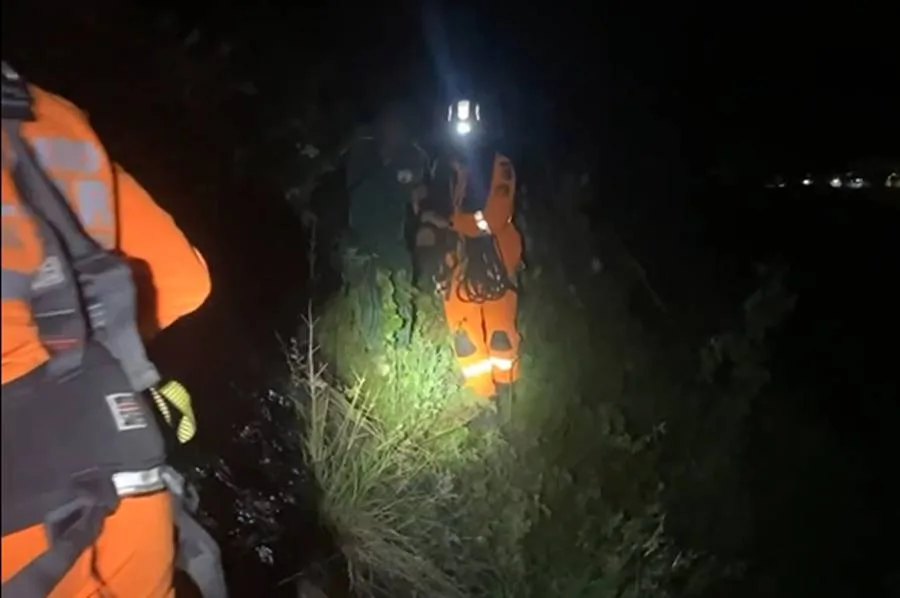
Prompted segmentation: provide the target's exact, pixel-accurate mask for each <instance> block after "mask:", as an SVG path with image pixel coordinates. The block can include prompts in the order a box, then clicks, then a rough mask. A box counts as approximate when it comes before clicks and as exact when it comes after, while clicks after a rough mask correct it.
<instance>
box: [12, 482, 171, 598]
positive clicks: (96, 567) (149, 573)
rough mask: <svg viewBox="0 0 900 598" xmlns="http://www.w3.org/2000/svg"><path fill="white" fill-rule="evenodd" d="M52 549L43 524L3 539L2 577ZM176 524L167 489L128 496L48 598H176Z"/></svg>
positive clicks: (13, 572)
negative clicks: (90, 546) (174, 583)
mask: <svg viewBox="0 0 900 598" xmlns="http://www.w3.org/2000/svg"><path fill="white" fill-rule="evenodd" d="M46 549H47V539H46V536H45V533H44V528H43V526H37V525H36V526H32V527H30V528H27V529H24V530H22V531H19V532H15V533H13V534H10V535H8V536H5V537H4V538H3V541H2V548H0V550H2V563H3V570H2V577H3V581H4V582H5V581H6V580H7V579H9V578H10V577H12V576H13V575H15V574H16V573H18V571H19V570H20V569H22V568H23V567H24V566H25V565H27V564H28V563H29V562H31V561H32V560H33V559H34V558H35V557H37V556H39V555H40V554H41V553H43V552H44V551H45V550H46ZM174 568H175V524H174V519H173V513H172V498H171V496H170V495H169V493H168V492H166V491H163V492H157V493H154V494H148V495H146V496H137V497H132V498H126V499H124V500H122V502H121V504H119V508H118V509H117V510H116V512H115V513H113V514H112V515H111V516H109V517H107V518H106V521H105V522H104V524H103V533H102V534H101V535H100V538H99V539H98V540H97V542H96V543H95V544H94V546H93V548H92V549H90V550H86V551H85V552H84V554H82V555H81V557H80V558H79V559H78V561H77V562H76V563H75V566H74V567H73V568H72V569H71V571H70V572H69V573H68V575H66V576H65V577H64V578H63V580H62V581H61V582H60V583H59V584H58V585H57V586H56V588H55V589H54V590H53V592H52V593H51V594H50V596H49V597H48V598H89V597H91V598H93V597H97V598H99V597H103V598H106V597H109V598H173V597H174V596H175V591H174V590H173V587H172V583H173V576H174Z"/></svg>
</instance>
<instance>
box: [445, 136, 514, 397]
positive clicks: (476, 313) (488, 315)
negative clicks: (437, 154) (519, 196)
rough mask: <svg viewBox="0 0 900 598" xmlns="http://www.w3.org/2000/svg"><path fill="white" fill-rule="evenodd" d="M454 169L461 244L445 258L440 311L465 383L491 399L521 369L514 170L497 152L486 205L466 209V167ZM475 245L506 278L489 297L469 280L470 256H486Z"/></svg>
mask: <svg viewBox="0 0 900 598" xmlns="http://www.w3.org/2000/svg"><path fill="white" fill-rule="evenodd" d="M452 167H453V170H454V174H455V176H454V177H453V181H452V182H451V189H450V195H451V198H452V200H453V214H452V217H451V219H450V228H451V229H452V230H453V231H455V232H456V233H457V234H458V235H459V242H458V243H457V248H456V251H455V252H454V254H452V255H450V256H448V265H450V266H451V268H452V275H451V278H450V282H449V288H448V289H447V292H446V293H445V300H444V311H445V313H446V317H447V324H448V325H449V327H450V330H451V333H452V334H453V337H454V351H455V353H456V358H457V360H458V362H459V365H460V369H461V371H462V374H463V377H464V379H465V384H466V386H467V387H468V388H471V389H472V390H473V391H475V392H476V393H477V394H479V395H481V396H483V397H485V398H491V397H493V396H494V395H495V394H496V391H497V384H510V383H512V382H515V381H516V379H517V378H518V369H519V368H518V360H519V341H520V339H519V331H518V328H517V327H516V315H517V309H518V293H517V291H516V289H515V286H514V285H513V284H512V281H514V280H515V277H516V275H517V273H518V270H519V268H520V266H521V263H522V237H521V235H520V234H519V231H518V230H516V227H515V225H514V224H513V221H512V219H513V210H514V200H515V189H516V176H515V170H514V169H513V165H512V162H511V161H510V159H509V158H507V157H506V156H504V155H502V154H500V153H495V154H494V160H493V172H492V174H491V176H490V187H489V189H487V194H488V197H487V199H486V201H485V203H484V209H483V210H476V211H466V210H464V208H463V206H464V203H465V202H464V200H463V198H464V197H466V194H467V192H471V190H470V189H468V185H469V184H471V180H470V171H469V168H468V167H467V166H466V165H465V164H464V163H462V162H460V161H455V162H453V163H452ZM475 244H478V245H479V246H480V247H487V248H489V250H488V253H490V255H491V256H494V258H495V259H497V260H498V262H499V263H498V266H499V267H500V269H502V271H503V272H502V274H504V275H505V276H506V277H507V281H508V282H509V284H507V285H505V289H504V290H502V291H501V292H499V293H495V294H493V295H492V296H490V297H487V298H485V297H477V296H472V289H473V285H472V284H470V283H471V282H472V281H468V280H467V276H469V275H470V274H471V271H472V265H471V264H470V260H472V259H481V258H483V257H485V256H477V255H476V256H473V255H472V252H471V251H470V250H469V248H470V247H471V246H474V245H475ZM490 248H492V250H490ZM476 286H477V285H476Z"/></svg>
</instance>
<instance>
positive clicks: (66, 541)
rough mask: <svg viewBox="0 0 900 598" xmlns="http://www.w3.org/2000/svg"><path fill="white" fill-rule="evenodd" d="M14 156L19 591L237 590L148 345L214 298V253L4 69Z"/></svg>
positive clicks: (11, 552)
mask: <svg viewBox="0 0 900 598" xmlns="http://www.w3.org/2000/svg"><path fill="white" fill-rule="evenodd" d="M2 157H3V172H2V202H3V213H2V216H3V237H2V247H3V270H2V272H3V279H2V282H3V331H2V336H3V338H2V383H3V396H2V437H0V438H2V443H3V450H2V466H3V487H2V492H3V500H2V511H3V539H2V582H3V586H2V592H3V596H10V597H11V598H44V597H47V596H49V597H51V598H68V597H76V596H77V597H81V596H99V595H103V596H121V597H128V598H132V597H134V598H156V597H171V596H174V590H173V583H174V582H173V576H174V571H175V569H176V567H177V568H180V569H183V570H184V571H186V572H187V573H188V574H189V575H190V576H191V577H192V578H193V579H194V581H195V583H196V586H197V587H198V588H199V589H200V590H201V592H203V594H204V596H206V597H207V598H221V597H224V596H225V595H226V590H225V586H224V577H223V575H222V571H221V567H220V565H219V555H218V548H217V547H216V546H215V543H214V541H213V540H212V538H210V537H209V536H208V535H207V534H206V532H204V531H203V530H202V529H201V528H200V526H199V524H197V522H196V521H194V520H193V519H192V518H191V517H190V515H189V513H188V511H189V510H190V508H191V505H188V504H187V502H190V501H189V500H188V499H189V497H188V496H187V495H186V494H185V488H184V485H183V480H181V478H180V476H178V474H177V473H175V472H174V470H172V469H171V468H169V467H168V466H167V465H166V463H165V449H164V444H163V439H162V435H161V432H160V430H159V428H158V426H157V424H156V422H155V420H154V418H153V413H152V412H151V407H150V403H149V401H148V400H147V399H146V396H145V395H146V394H147V393H146V392H145V391H150V390H154V389H155V388H156V387H157V385H158V383H159V381H160V377H159V374H158V373H157V371H156V369H155V367H154V366H153V364H152V363H151V362H149V361H148V360H147V357H146V354H145V351H144V345H143V342H144V341H146V340H147V339H149V338H150V337H151V336H152V335H153V334H154V333H155V332H157V331H158V330H160V329H162V328H165V327H166V326H168V325H170V324H172V323H173V322H174V321H175V320H177V319H178V318H180V317H181V316H184V315H185V314H188V313H190V312H192V311H194V310H196V309H197V308H198V307H199V306H200V305H201V304H202V303H203V302H204V301H205V299H206V297H207V296H208V295H209V293H210V278H209V273H208V270H207V268H206V264H205V263H204V261H203V258H202V257H201V256H200V254H199V253H198V252H197V251H196V250H195V249H194V248H193V247H192V246H191V244H190V243H189V242H188V240H187V239H186V238H185V237H184V235H183V234H182V232H181V231H180V230H179V229H178V227H177V226H176V224H175V223H174V222H173V220H172V218H171V217H170V216H169V215H168V214H167V213H165V212H164V211H163V210H162V209H161V208H160V207H159V206H157V205H156V204H155V203H154V202H153V200H152V199H151V198H150V196H149V195H148V194H147V192H146V191H144V190H143V189H142V188H141V186H140V185H139V184H138V183H137V182H136V181H135V180H134V179H133V178H131V177H130V176H129V175H128V174H127V173H126V172H125V171H124V170H123V169H122V168H121V167H119V166H118V165H117V164H115V163H113V162H111V161H110V159H109V157H108V156H107V154H106V152H105V150H104V148H103V146H102V144H101V143H100V141H99V139H98V138H97V136H96V134H95V133H94V131H93V129H92V128H91V126H90V124H89V123H88V121H87V118H86V117H85V115H84V114H83V113H82V112H81V111H79V110H78V109H77V108H76V107H75V106H73V105H72V104H70V103H69V102H67V101H66V100H64V99H62V98H60V97H58V96H55V95H53V94H51V93H48V92H46V91H44V90H42V89H40V88H38V87H35V86H33V85H28V84H26V83H25V82H24V81H23V80H22V79H21V78H20V77H19V76H18V75H17V74H16V73H15V72H14V71H12V69H10V68H9V67H8V66H7V65H6V63H3V146H2ZM137 264H140V265H141V266H142V268H135V269H132V268H129V265H137ZM141 272H145V273H147V274H149V276H148V278H147V279H146V280H141V279H140V277H139V274H140V273H141ZM135 280H137V282H138V283H140V282H143V283H144V286H141V285H140V284H137V285H136V284H135V282H134V281H135ZM135 287H137V289H138V291H137V292H136V288H135ZM145 291H149V292H150V293H151V294H152V295H154V296H152V297H147V296H145V295H144V294H143V293H144V292H145ZM137 293H141V296H140V297H137V296H136V295H137ZM138 298H140V299H141V304H142V305H145V304H146V305H151V304H152V305H153V306H154V307H153V309H152V310H147V311H145V312H144V313H140V312H139V310H138V307H137V303H138ZM158 396H159V395H158V394H157V397H158ZM176 528H177V539H176Z"/></svg>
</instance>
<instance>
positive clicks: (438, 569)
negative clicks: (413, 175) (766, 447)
mask: <svg viewBox="0 0 900 598" xmlns="http://www.w3.org/2000/svg"><path fill="white" fill-rule="evenodd" d="M529 289H530V293H529V297H528V300H527V301H524V302H523V308H522V330H523V334H524V335H525V338H526V340H525V342H526V345H525V346H526V347H527V350H526V353H525V355H523V366H524V372H525V374H524V376H523V380H522V381H521V382H520V383H519V384H518V385H517V399H516V403H515V407H514V414H513V421H512V422H511V426H510V428H509V429H508V430H507V431H506V432H507V433H506V434H505V435H504V436H503V437H501V435H499V434H497V433H492V434H474V433H469V432H468V431H467V430H466V429H465V428H464V427H463V426H462V425H461V423H462V421H461V419H459V417H458V416H459V414H460V413H464V412H465V411H466V406H467V404H468V402H469V401H470V400H471V399H469V398H468V397H467V396H466V394H465V393H462V392H461V391H460V389H459V386H458V383H457V380H456V375H455V371H456V369H455V367H454V363H453V358H452V355H451V353H450V350H449V343H448V338H447V334H446V331H445V330H444V328H443V322H442V319H441V314H440V309H439V306H438V305H436V304H434V303H433V302H431V301H429V300H428V299H427V298H421V297H420V298H419V309H420V321H421V322H424V324H423V325H422V326H419V327H418V328H417V329H416V331H415V334H414V335H413V338H412V341H411V343H410V344H409V346H407V347H397V346H393V345H388V347H387V348H386V349H385V350H384V352H383V354H382V355H379V356H373V355H371V354H367V353H366V352H365V351H363V350H362V349H361V347H362V345H363V343H362V342H361V339H360V338H358V333H356V332H355V328H354V321H355V319H354V318H355V316H354V311H356V310H358V309H360V306H359V305H354V303H353V301H354V295H353V294H351V295H350V296H349V298H346V299H339V300H335V302H333V303H332V304H330V305H329V306H327V308H326V309H324V310H323V311H322V318H321V320H320V321H319V322H318V324H317V326H310V327H309V328H310V330H311V331H312V330H313V329H315V330H316V331H317V332H316V333H315V338H313V334H312V333H311V336H310V338H309V339H307V343H306V346H307V347H313V346H316V342H318V343H320V344H321V347H322V355H321V357H323V358H324V359H323V361H324V362H327V363H328V364H329V365H330V366H331V370H332V372H334V373H335V374H336V379H337V380H339V381H342V382H338V383H336V384H335V385H329V384H327V383H326V382H325V376H323V371H322V370H319V369H317V367H318V366H316V365H315V363H316V360H317V358H318V357H319V355H317V354H315V352H314V351H311V350H309V349H307V350H306V351H305V352H303V351H300V350H299V349H298V348H297V347H295V350H294V352H293V353H292V355H291V359H290V361H291V363H292V365H293V371H294V384H295V385H298V386H301V387H304V388H307V394H309V400H308V401H305V402H303V403H302V406H301V407H302V414H303V420H304V422H305V425H306V427H307V434H306V454H307V459H308V461H309V463H310V464H311V466H312V468H313V471H314V473H315V475H316V478H317V480H318V483H319V485H320V488H321V490H322V495H323V498H322V505H321V510H322V512H323V513H324V514H325V516H326V517H327V519H328V520H329V522H330V523H331V524H332V525H333V526H334V528H335V529H337V530H338V534H339V544H340V546H341V549H342V551H343V553H344V555H345V557H346V558H347V561H348V563H349V569H350V570H349V572H348V573H349V575H350V578H351V580H352V582H353V586H354V588H355V589H356V591H357V592H358V594H359V595H361V596H401V597H402V596H410V597H412V596H422V597H448V598H449V597H457V596H458V597H464V596H465V597H480V596H483V597H491V598H500V597H514V598H528V597H530V596H534V597H535V598H538V597H541V598H543V597H545V596H559V597H563V598H567V597H572V598H574V597H582V596H583V597H585V598H594V597H596V598H605V597H607V596H609V597H612V596H639V595H648V594H647V592H652V595H653V596H665V595H666V594H665V582H666V581H667V580H668V579H669V577H670V576H671V575H672V574H673V572H675V571H677V570H678V569H679V568H682V567H683V566H687V565H689V564H690V563H691V561H692V559H691V558H689V557H688V556H687V555H683V554H679V552H678V551H677V550H676V549H675V548H674V547H673V546H671V544H670V542H669V541H668V540H667V538H666V536H665V534H664V523H665V515H664V512H663V509H662V506H661V503H660V499H659V493H660V491H661V484H660V482H659V479H658V477H657V475H656V471H655V463H654V457H653V446H654V443H655V441H656V439H657V438H658V437H659V436H660V435H661V434H662V430H663V426H662V425H660V426H658V427H657V428H656V429H655V430H654V431H653V432H652V433H651V434H649V435H647V436H644V437H640V438H633V437H631V436H630V435H629V434H628V432H627V430H626V425H625V421H624V418H623V416H622V414H621V413H620V412H619V411H618V410H617V409H616V407H615V401H614V400H613V399H615V398H618V393H619V392H620V389H619V385H620V380H621V372H622V367H623V364H622V357H621V356H620V355H618V347H616V346H615V340H614V339H615V338H616V336H617V335H618V334H620V333H621V331H618V332H617V331H616V330H614V329H613V323H614V322H616V321H617V318H618V317H619V315H620V314H618V313H617V312H616V311H615V307H616V306H615V305H600V306H597V309H599V310H600V311H599V314H598V313H593V314H587V313H586V312H585V311H584V310H583V308H580V307H579V305H578V303H577V301H575V300H574V298H573V297H572V296H571V294H570V293H568V292H567V291H565V289H566V287H565V286H561V285H558V284H555V281H553V280H552V279H551V278H550V277H549V276H547V277H543V279H542V280H541V281H536V280H533V281H531V286H530V287H529ZM560 289H562V290H560ZM548 308H549V309H548ZM588 316H591V317H593V318H597V317H598V316H599V317H601V318H602V321H601V322H600V323H601V324H602V326H603V327H605V329H606V337H605V338H598V337H596V336H592V330H595V328H593V327H592V326H590V325H588V319H589V318H588ZM387 320H388V319H386V321H387ZM573 355H575V356H580V358H577V359H573V358H572V356H573ZM586 356H590V358H587V357H586ZM342 383H343V386H342Z"/></svg>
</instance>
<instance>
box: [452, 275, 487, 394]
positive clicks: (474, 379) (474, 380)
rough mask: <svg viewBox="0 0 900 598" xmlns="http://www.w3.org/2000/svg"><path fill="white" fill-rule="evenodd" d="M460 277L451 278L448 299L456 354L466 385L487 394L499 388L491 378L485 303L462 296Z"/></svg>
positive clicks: (479, 392) (478, 392) (477, 391)
mask: <svg viewBox="0 0 900 598" xmlns="http://www.w3.org/2000/svg"><path fill="white" fill-rule="evenodd" d="M458 289H459V280H458V276H456V275H455V273H454V275H453V276H452V277H451V288H450V292H449V293H447V295H446V297H445V300H444V312H445V314H446V316H447V324H448V325H449V327H450V332H451V334H452V335H453V353H454V354H455V355H456V359H457V361H458V363H459V367H460V370H461V372H462V374H463V377H464V378H465V384H466V387H468V388H471V389H472V390H473V391H474V392H476V393H477V394H479V395H480V396H483V397H490V396H492V395H493V394H494V393H495V391H496V389H495V387H494V381H493V379H492V377H491V363H490V353H489V352H488V348H487V344H486V343H485V339H484V325H483V322H484V315H483V314H482V310H481V306H480V305H478V304H476V303H472V302H467V301H463V300H462V299H460V297H459V292H458Z"/></svg>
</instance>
